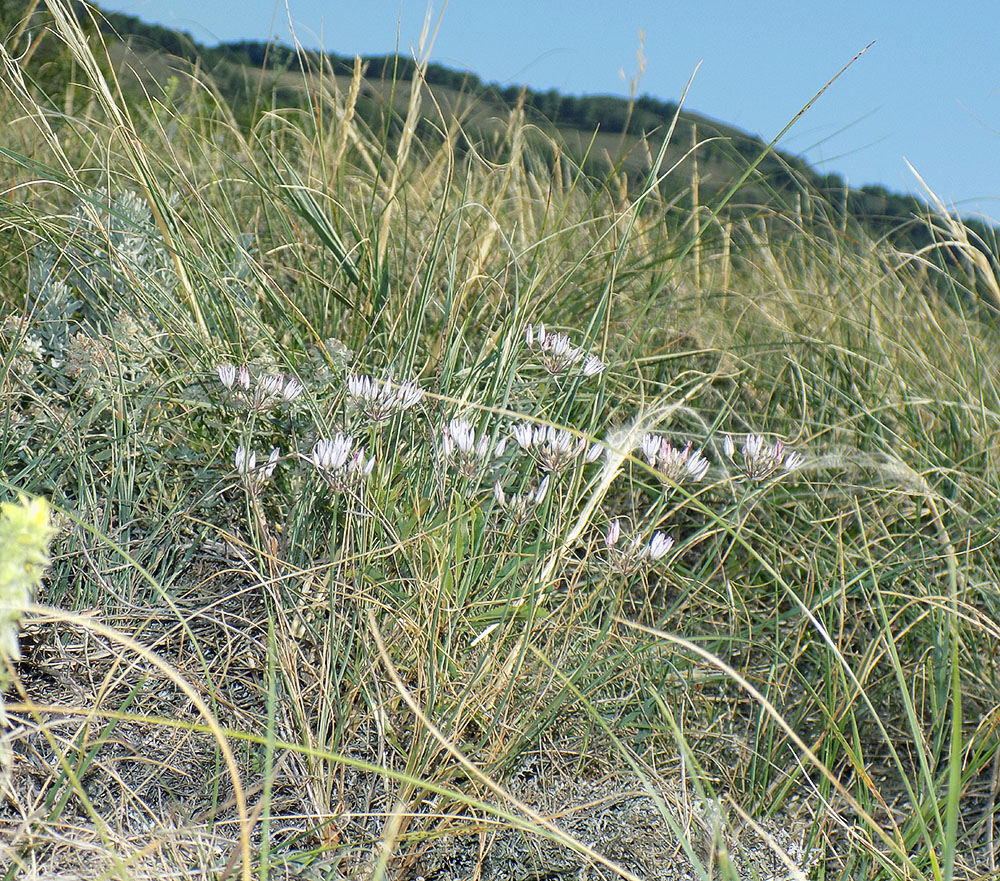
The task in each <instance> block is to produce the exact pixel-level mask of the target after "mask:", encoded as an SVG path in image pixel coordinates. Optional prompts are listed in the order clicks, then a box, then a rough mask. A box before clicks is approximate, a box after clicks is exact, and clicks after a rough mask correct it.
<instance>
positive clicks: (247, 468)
mask: <svg viewBox="0 0 1000 881" xmlns="http://www.w3.org/2000/svg"><path fill="white" fill-rule="evenodd" d="M235 461H236V471H237V472H238V473H239V474H240V475H241V476H243V477H246V475H248V474H249V473H250V472H251V471H253V470H254V468H256V467H257V455H256V453H253V452H251V451H248V450H247V448H246V447H245V446H243V444H240V445H239V446H238V447H237V448H236V459H235Z"/></svg>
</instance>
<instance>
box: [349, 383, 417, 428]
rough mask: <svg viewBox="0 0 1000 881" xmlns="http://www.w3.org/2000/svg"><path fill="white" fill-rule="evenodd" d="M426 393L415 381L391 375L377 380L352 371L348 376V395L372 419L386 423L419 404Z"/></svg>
mask: <svg viewBox="0 0 1000 881" xmlns="http://www.w3.org/2000/svg"><path fill="white" fill-rule="evenodd" d="M423 396H424V392H423V389H421V388H420V386H418V385H417V384H416V383H415V382H412V381H411V382H401V383H394V382H393V379H392V375H391V374H390V375H389V376H387V377H386V378H385V379H384V380H383V381H382V382H381V383H379V381H378V380H377V379H373V378H372V377H370V376H365V375H362V374H357V373H352V374H351V375H350V376H348V377H347V397H348V398H349V400H350V401H351V403H352V404H353V405H354V406H355V407H356V408H357V409H358V410H359V411H360V412H361V413H363V414H364V415H365V417H366V418H368V419H370V420H371V421H372V422H384V421H385V420H387V419H390V418H391V417H392V416H393V415H394V414H396V413H400V412H402V411H403V410H408V409H409V408H410V407H413V406H415V405H416V404H419V403H420V401H421V400H422V399H423Z"/></svg>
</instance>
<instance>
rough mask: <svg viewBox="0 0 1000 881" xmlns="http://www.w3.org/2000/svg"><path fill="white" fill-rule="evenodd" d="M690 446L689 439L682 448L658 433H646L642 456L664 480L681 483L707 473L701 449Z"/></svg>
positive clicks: (700, 477)
mask: <svg viewBox="0 0 1000 881" xmlns="http://www.w3.org/2000/svg"><path fill="white" fill-rule="evenodd" d="M692 447H693V445H692V443H691V441H688V442H687V443H686V444H685V445H684V447H683V449H678V448H677V447H675V446H673V445H672V444H671V443H670V441H668V440H667V439H666V438H665V437H660V435H658V434H647V435H645V436H644V437H643V439H642V455H643V458H645V460H646V461H647V462H648V463H649V464H650V465H651V466H652V467H653V468H655V469H656V470H657V471H658V472H659V473H660V476H661V477H662V478H663V479H664V480H668V481H670V482H672V483H682V482H684V481H685V480H690V481H695V482H697V481H699V480H702V479H703V478H704V477H705V475H706V474H708V468H709V464H710V463H709V461H708V459H706V458H705V457H704V456H703V455H702V453H701V450H695V449H693V448H692Z"/></svg>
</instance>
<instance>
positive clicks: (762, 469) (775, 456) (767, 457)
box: [722, 434, 805, 480]
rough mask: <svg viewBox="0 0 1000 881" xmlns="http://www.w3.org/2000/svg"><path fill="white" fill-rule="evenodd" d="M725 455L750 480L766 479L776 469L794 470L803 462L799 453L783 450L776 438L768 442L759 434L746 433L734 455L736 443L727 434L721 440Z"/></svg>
mask: <svg viewBox="0 0 1000 881" xmlns="http://www.w3.org/2000/svg"><path fill="white" fill-rule="evenodd" d="M722 449H723V452H725V454H726V457H727V458H728V459H729V460H730V461H731V462H732V463H733V464H734V465H735V466H736V467H737V468H739V469H740V471H742V472H743V474H744V475H746V476H747V477H749V478H750V479H751V480H766V479H767V478H769V477H771V476H772V475H773V474H775V473H776V472H778V471H786V472H788V471H794V470H795V469H796V468H800V467H801V466H802V464H803V463H804V462H805V459H804V458H803V456H802V455H801V453H794V452H789V451H786V450H785V445H784V444H783V443H782V442H781V441H780V440H776V441H775V442H774V443H773V444H768V443H767V442H766V441H765V440H764V438H763V437H762V436H761V435H759V434H748V435H747V436H746V437H745V438H744V440H743V445H742V447H740V454H739V459H738V460H737V456H736V443H735V441H734V440H733V439H732V437H730V436H729V435H726V438H725V440H724V441H723V442H722Z"/></svg>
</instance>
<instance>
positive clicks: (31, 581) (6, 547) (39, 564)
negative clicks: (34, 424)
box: [0, 496, 54, 681]
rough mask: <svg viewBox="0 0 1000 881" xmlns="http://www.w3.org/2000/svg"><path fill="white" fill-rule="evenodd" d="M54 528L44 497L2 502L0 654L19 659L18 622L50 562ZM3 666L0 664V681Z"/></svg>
mask: <svg viewBox="0 0 1000 881" xmlns="http://www.w3.org/2000/svg"><path fill="white" fill-rule="evenodd" d="M53 532H54V529H53V528H52V524H51V522H50V520H49V506H48V503H47V502H46V501H45V499H42V498H36V499H29V498H27V497H26V496H21V497H20V501H19V503H17V504H15V503H14V502H4V503H3V504H0V657H2V658H3V659H13V660H17V659H18V658H19V657H20V649H19V647H18V642H17V622H18V620H19V619H20V617H21V613H22V612H23V610H24V607H25V606H26V605H28V603H30V602H31V597H32V591H33V590H34V588H35V587H37V586H38V583H39V582H40V581H41V579H42V573H43V572H44V571H45V567H46V566H48V564H49V555H48V548H49V541H50V540H51V538H52V533H53ZM3 672H4V667H3V666H0V681H2V679H3Z"/></svg>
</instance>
